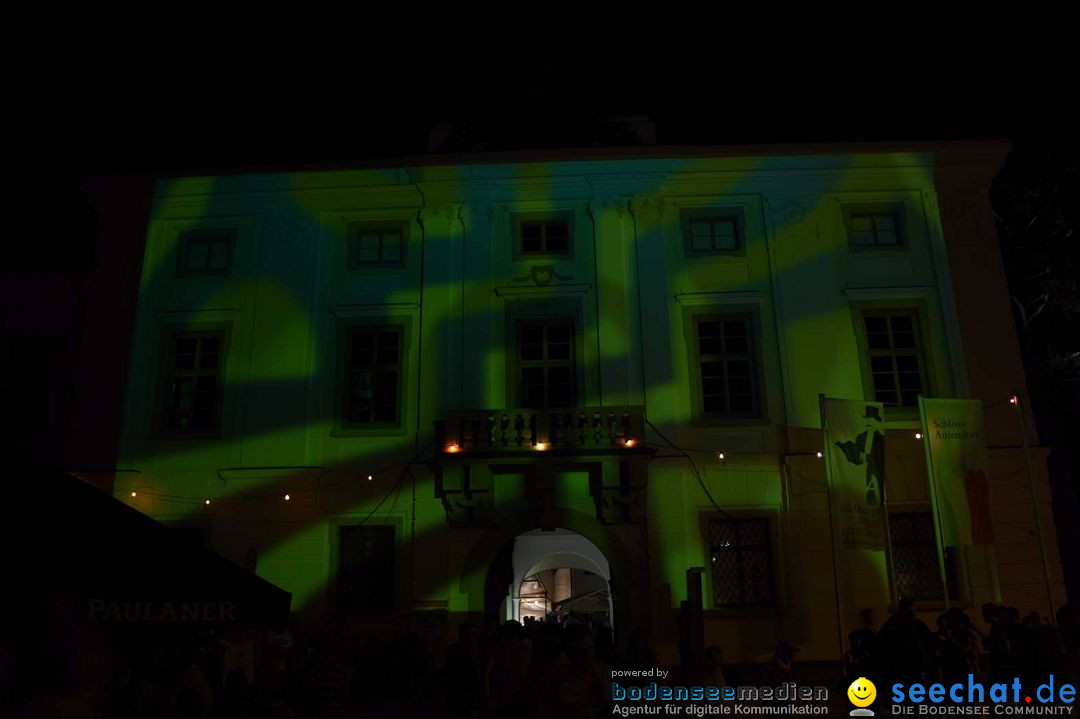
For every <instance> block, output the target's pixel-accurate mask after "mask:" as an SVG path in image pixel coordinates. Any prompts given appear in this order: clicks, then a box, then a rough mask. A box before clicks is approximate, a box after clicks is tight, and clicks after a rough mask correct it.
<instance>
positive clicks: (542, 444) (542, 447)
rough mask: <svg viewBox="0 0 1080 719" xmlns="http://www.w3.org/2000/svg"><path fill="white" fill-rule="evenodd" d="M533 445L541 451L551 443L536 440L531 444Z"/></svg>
mask: <svg viewBox="0 0 1080 719" xmlns="http://www.w3.org/2000/svg"><path fill="white" fill-rule="evenodd" d="M533 446H534V447H535V448H536V449H538V450H539V451H541V452H543V451H544V450H545V449H547V448H548V447H550V446H551V445H549V444H548V443H547V442H537V443H536V444H535V445H533Z"/></svg>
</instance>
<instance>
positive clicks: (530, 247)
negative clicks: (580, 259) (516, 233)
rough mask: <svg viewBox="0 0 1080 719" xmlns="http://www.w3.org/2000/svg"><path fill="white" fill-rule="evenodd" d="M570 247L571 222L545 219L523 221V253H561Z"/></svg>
mask: <svg viewBox="0 0 1080 719" xmlns="http://www.w3.org/2000/svg"><path fill="white" fill-rule="evenodd" d="M569 249H570V223H569V222H567V221H566V220H543V221H530V222H522V223H521V253H522V254H526V255H532V254H536V255H543V254H554V255H561V254H565V253H566V252H568V251H569Z"/></svg>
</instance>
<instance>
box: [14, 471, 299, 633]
mask: <svg viewBox="0 0 1080 719" xmlns="http://www.w3.org/2000/svg"><path fill="white" fill-rule="evenodd" d="M9 466H10V465H9ZM12 469H13V472H12V473H11V474H10V475H9V476H8V481H7V482H6V484H7V485H8V486H7V488H6V489H5V492H6V494H7V501H5V502H4V503H3V504H4V506H5V514H6V515H7V516H6V518H5V521H4V523H3V524H4V532H5V535H6V541H5V548H6V550H7V551H6V552H5V553H6V555H7V560H8V566H7V571H6V572H5V574H6V580H7V581H6V582H5V584H6V585H7V591H6V592H5V593H4V595H5V602H12V603H14V604H15V605H16V606H14V607H12V608H11V610H12V611H15V612H19V611H20V608H19V605H22V607H21V610H23V611H25V610H27V609H29V611H31V612H34V611H35V610H36V611H41V607H42V606H43V604H44V603H47V602H55V600H56V598H57V597H60V598H63V600H64V601H65V602H67V603H74V605H75V606H74V611H75V612H76V614H79V615H81V616H82V617H83V618H84V619H86V620H89V622H91V623H93V624H102V625H128V626H131V625H139V626H148V625H172V626H178V627H182V626H196V625H202V626H232V627H256V626H268V625H274V624H280V623H283V622H286V621H288V618H289V608H290V603H291V600H292V595H291V594H290V593H288V592H286V591H284V590H282V589H280V588H279V587H277V586H275V585H273V584H271V583H270V582H268V581H266V580H265V579H262V578H260V577H258V576H257V575H255V574H254V573H253V572H251V571H249V570H247V569H244V568H243V567H240V566H239V565H237V564H234V563H233V562H231V561H229V560H227V559H225V558H224V557H222V556H221V555H219V554H217V553H215V552H213V551H211V550H209V549H206V548H205V547H202V546H198V545H196V544H193V543H192V542H190V540H189V539H188V538H186V537H183V536H181V535H180V534H179V533H177V532H175V531H174V530H171V529H170V528H169V527H167V526H165V525H164V524H161V523H160V522H158V521H156V520H154V519H152V518H150V517H148V516H146V515H145V514H143V513H141V512H139V511H137V510H135V509H133V508H131V507H129V506H127V505H126V504H124V503H123V502H120V501H118V500H116V499H114V498H113V497H111V496H109V495H108V494H105V493H103V492H101V491H100V490H98V489H96V488H95V487H93V486H91V485H89V484H87V483H85V482H83V481H82V480H80V479H77V478H75V477H72V476H71V475H68V474H65V473H63V472H59V471H57V470H51V469H47V468H43V467H41V466H39V465H37V466H36V465H34V464H32V463H29V462H25V461H24V462H21V463H19V464H16V465H15V466H14V467H12Z"/></svg>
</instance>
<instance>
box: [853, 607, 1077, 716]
mask: <svg viewBox="0 0 1080 719" xmlns="http://www.w3.org/2000/svg"><path fill="white" fill-rule="evenodd" d="M982 619H983V623H984V624H985V628H983V629H980V627H979V626H978V625H977V623H976V622H973V621H972V619H971V617H970V616H969V615H968V614H967V613H966V612H965V611H964V610H963V609H959V608H953V609H950V610H949V611H948V612H945V613H943V614H941V615H939V616H938V618H937V626H936V628H934V629H931V628H930V627H929V626H927V624H926V623H925V622H923V621H922V620H921V619H919V618H918V617H916V616H915V612H914V607H913V604H912V602H911V601H910V600H903V601H901V602H900V606H899V607H898V609H897V611H896V612H895V613H894V614H893V615H892V616H890V617H889V618H888V620H886V621H885V623H884V624H883V625H882V626H881V627H880V629H878V628H877V627H876V624H877V621H876V616H875V613H874V612H873V611H872V610H865V611H864V612H863V613H862V627H861V628H859V629H857V630H855V631H853V632H852V633H851V634H850V637H849V638H850V650H849V651H848V652H847V655H846V657H845V664H846V666H845V669H846V672H845V677H844V679H843V680H842V682H841V683H842V684H843V683H846V682H850V681H852V680H853V679H855V678H858V677H867V678H868V679H870V680H871V681H873V682H874V683H875V685H877V686H878V687H879V690H878V691H879V692H880V691H881V689H880V687H888V686H892V685H893V684H894V683H902V684H904V685H911V684H913V683H922V684H924V685H930V684H932V683H941V684H944V685H946V686H949V685H952V684H955V683H957V682H961V683H964V684H966V683H967V681H968V675H971V676H972V677H973V678H974V679H973V681H975V682H980V683H983V684H993V683H1007V684H1009V685H1010V686H1011V684H1012V682H1013V680H1014V679H1017V678H1018V679H1019V680H1020V682H1021V685H1022V686H1023V687H1025V690H1026V691H1029V692H1033V691H1034V688H1035V686H1036V685H1037V684H1038V683H1041V682H1044V681H1046V678H1047V677H1048V676H1050V675H1051V674H1053V675H1054V676H1056V677H1058V678H1059V681H1065V682H1070V683H1072V684H1077V683H1078V680H1080V624H1078V619H1080V617H1078V616H1077V612H1076V611H1075V610H1074V609H1073V608H1071V607H1063V608H1062V609H1061V610H1059V611H1058V613H1057V624H1056V626H1055V625H1052V624H1050V623H1049V621H1048V620H1047V619H1046V618H1044V617H1042V616H1041V615H1040V614H1039V612H1037V611H1032V612H1031V613H1029V614H1028V615H1027V616H1025V617H1023V618H1021V616H1020V612H1019V610H1017V609H1016V608H1015V607H1007V606H999V605H995V604H984V605H983V607H982ZM879 696H881V694H879Z"/></svg>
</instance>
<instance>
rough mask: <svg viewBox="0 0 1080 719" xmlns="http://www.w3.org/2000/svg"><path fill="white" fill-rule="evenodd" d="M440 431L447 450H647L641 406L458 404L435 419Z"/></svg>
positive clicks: (459, 452)
mask: <svg viewBox="0 0 1080 719" xmlns="http://www.w3.org/2000/svg"><path fill="white" fill-rule="evenodd" d="M436 433H437V439H436V441H437V443H438V446H439V447H441V448H442V452H443V453H444V454H449V455H454V454H457V455H469V456H474V457H475V456H488V457H490V456H500V455H509V454H520V453H523V452H538V451H540V452H551V453H552V454H556V455H565V454H606V453H609V452H618V453H626V452H627V451H632V452H633V453H634V454H640V453H642V452H644V451H647V448H646V447H645V441H644V435H645V413H644V408H643V407H641V406H630V407H579V408H570V409H499V410H487V409H477V410H458V411H454V412H450V413H448V414H447V416H446V418H445V419H444V420H443V421H441V422H438V423H437V424H436Z"/></svg>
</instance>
